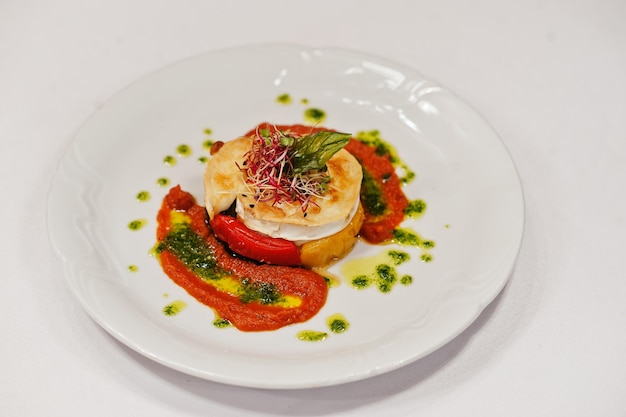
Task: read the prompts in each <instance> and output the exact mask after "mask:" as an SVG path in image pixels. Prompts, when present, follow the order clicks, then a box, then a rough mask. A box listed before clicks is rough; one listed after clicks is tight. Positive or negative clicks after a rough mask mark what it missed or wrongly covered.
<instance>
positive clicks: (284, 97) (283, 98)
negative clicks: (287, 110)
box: [276, 94, 291, 104]
mask: <svg viewBox="0 0 626 417" xmlns="http://www.w3.org/2000/svg"><path fill="white" fill-rule="evenodd" d="M276 101H277V102H278V103H280V104H291V96H290V95H289V94H281V95H279V96H278V97H276Z"/></svg>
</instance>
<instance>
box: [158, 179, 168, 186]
mask: <svg viewBox="0 0 626 417" xmlns="http://www.w3.org/2000/svg"><path fill="white" fill-rule="evenodd" d="M169 183H170V180H169V179H168V178H165V177H161V178H159V179H157V185H158V186H159V187H167V186H168V185H169Z"/></svg>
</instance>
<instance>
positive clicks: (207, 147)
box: [202, 139, 215, 151]
mask: <svg viewBox="0 0 626 417" xmlns="http://www.w3.org/2000/svg"><path fill="white" fill-rule="evenodd" d="M214 144H215V141H214V140H210V139H207V140H205V141H204V142H202V148H203V149H205V150H207V151H210V150H211V146H213V145H214Z"/></svg>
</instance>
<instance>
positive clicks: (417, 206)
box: [404, 200, 426, 219]
mask: <svg viewBox="0 0 626 417" xmlns="http://www.w3.org/2000/svg"><path fill="white" fill-rule="evenodd" d="M425 211H426V202H425V201H424V200H413V201H410V202H409V205H408V206H407V207H406V208H405V209H404V214H406V215H407V217H410V218H412V219H417V218H419V217H421V216H422V214H424V212H425Z"/></svg>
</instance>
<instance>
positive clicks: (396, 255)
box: [387, 250, 411, 266]
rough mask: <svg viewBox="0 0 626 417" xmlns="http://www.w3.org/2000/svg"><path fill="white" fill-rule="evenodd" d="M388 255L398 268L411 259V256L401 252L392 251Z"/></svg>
mask: <svg viewBox="0 0 626 417" xmlns="http://www.w3.org/2000/svg"><path fill="white" fill-rule="evenodd" d="M387 255H388V256H389V258H390V259H391V261H392V262H393V264H394V265H396V266H397V265H400V264H403V263H405V262H407V261H409V260H410V259H411V255H409V254H408V253H406V252H403V251H399V250H390V251H389V252H387Z"/></svg>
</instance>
